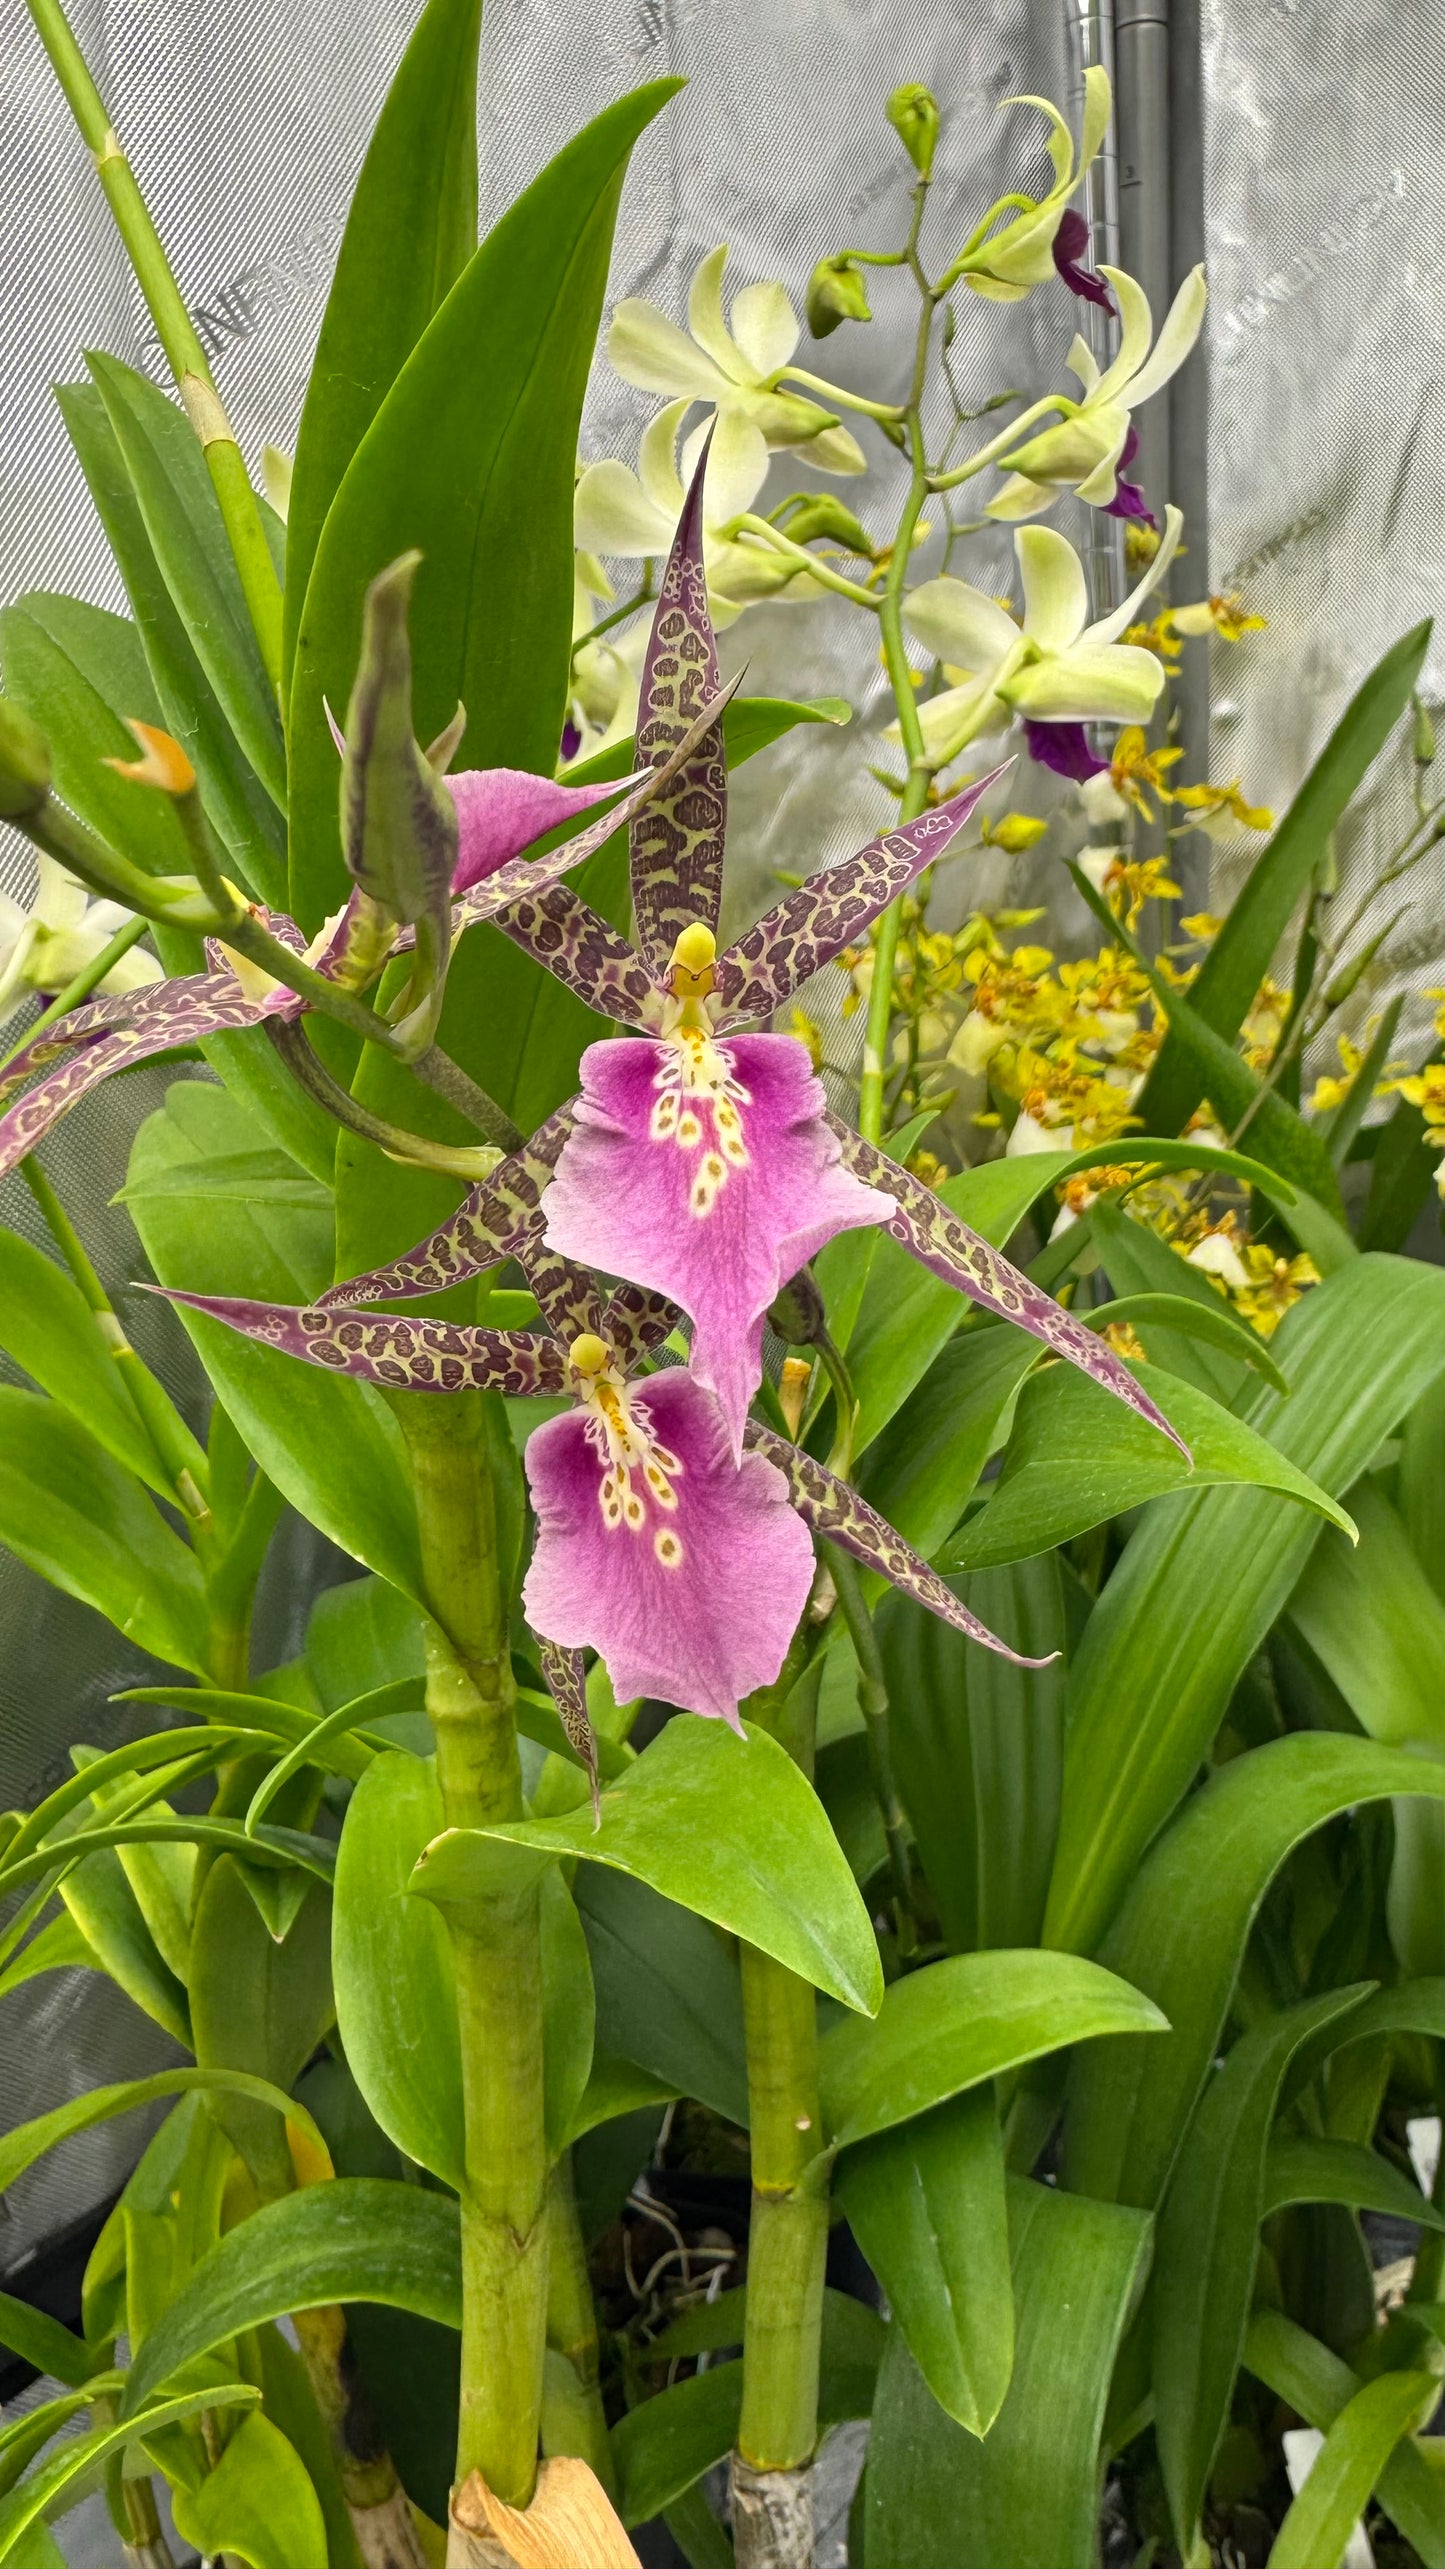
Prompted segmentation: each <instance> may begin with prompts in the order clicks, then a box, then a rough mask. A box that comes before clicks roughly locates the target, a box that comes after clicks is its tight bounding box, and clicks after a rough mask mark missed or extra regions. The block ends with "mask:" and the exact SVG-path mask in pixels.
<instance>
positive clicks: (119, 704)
mask: <svg viewBox="0 0 1445 2569" xmlns="http://www.w3.org/2000/svg"><path fill="white" fill-rule="evenodd" d="M55 398H56V400H57V402H58V403H59V405H60V411H61V416H62V417H63V419H64V421H65V425H66V429H67V431H68V433H69V436H70V441H71V444H72V445H73V446H74V448H75V452H76V455H77V456H78V458H79V461H80V468H81V471H82V472H83V473H84V475H85V478H86V481H87V483H88V484H89V486H90V495H91V498H92V499H93V500H94V502H95V505H96V508H97V510H98V512H99V515H100V520H101V524H102V525H103V527H104V529H105V533H106V539H107V541H108V543H109V545H110V549H111V551H112V553H113V554H114V556H115V560H116V565H117V568H118V569H119V572H120V576H121V578H122V580H123V581H124V582H125V588H126V595H127V597H128V598H129V600H130V603H131V610H132V613H133V614H134V617H135V621H136V630H137V632H138V634H139V637H140V641H141V645H142V648H143V650H144V654H145V666H146V668H147V669H148V671H149V676H150V684H151V686H152V688H153V689H154V693H155V697H156V701H157V712H156V714H155V715H154V716H152V715H150V714H147V713H145V712H144V708H143V707H142V706H141V705H139V704H136V703H133V702H131V700H130V698H131V685H132V678H131V674H130V672H129V671H128V670H127V669H126V668H125V667H124V666H123V665H121V664H120V661H119V657H118V656H117V662H116V665H115V667H114V669H113V671H112V670H111V669H109V668H107V667H105V666H103V665H98V664H97V662H96V660H95V658H94V657H91V658H89V659H88V661H87V663H86V666H87V671H88V674H89V676H90V678H91V681H92V684H94V685H96V686H97V687H98V688H99V689H100V692H101V693H102V695H103V696H104V698H105V701H106V704H107V705H108V707H109V709H110V712H111V714H112V715H120V716H121V717H124V716H125V715H127V714H134V713H141V714H142V715H143V718H144V719H145V720H146V721H151V720H156V721H158V722H159V723H160V724H161V726H162V728H163V729H164V730H166V731H168V732H170V734H171V735H172V737H173V738H174V739H176V740H178V741H179V742H180V744H181V747H182V749H184V751H185V753H186V755H187V757H188V758H189V759H190V762H191V765H192V766H193V767H194V769H195V771H196V775H197V778H198V780H199V783H200V789H201V800H202V802H203V804H204V806H205V810H206V814H207V817H208V818H209V820H210V822H211V824H212V827H213V828H214V829H215V830H216V832H217V835H218V836H219V838H220V839H221V842H222V844H223V846H224V847H225V849H226V852H227V855H228V856H229V858H230V860H231V865H232V867H233V869H234V872H235V874H236V877H237V880H238V881H240V882H241V883H243V884H244V885H245V886H246V887H247V889H248V890H249V891H251V892H253V893H255V894H256V895H257V897H258V898H259V899H261V900H263V901H266V902H268V903H269V904H270V906H271V907H272V908H274V909H282V908H284V907H285V900H286V824H285V821H284V819H283V817H282V814H281V811H280V809H279V808H278V806H277V804H276V803H275V802H274V801H273V800H272V798H271V796H270V794H269V793H268V792H267V791H266V788H265V786H264V785H263V784H262V783H261V781H260V778H259V777H258V776H257V774H256V772H255V770H254V769H253V767H252V766H251V764H250V761H249V759H248V758H247V757H246V756H245V754H244V752H243V750H242V748H241V746H240V743H239V742H238V740H237V738H236V735H235V733H234V732H233V730H232V728H231V725H230V723H229V722H228V721H227V719H226V716H225V714H224V713H223V712H222V710H221V706H220V704H219V702H218V700H217V697H216V694H215V691H214V690H213V688H212V686H211V683H210V680H209V678H208V677H207V676H206V673H205V671H204V670H203V669H202V667H201V663H200V661H199V659H198V658H197V656H196V651H195V647H194V645H193V643H192V641H191V638H190V635H189V634H188V632H187V630H186V626H185V623H184V621H183V620H182V617H181V615H180V614H179V612H178V610H177V607H176V602H175V600H174V599H173V597H172V596H171V592H170V590H169V588H168V587H167V585H166V581H165V578H164V576H163V574H162V571H161V567H160V564H159V562H158V561H157V559H156V549H155V546H154V545H153V543H152V541H151V538H150V536H149V534H148V532H147V530H146V522H145V519H144V517H143V516H142V514H141V508H140V504H139V501H138V499H137V497H136V490H135V485H134V484H133V482H132V480H131V476H130V472H129V469H128V467H127V464H126V459H125V456H124V455H123V454H122V452H121V448H120V443H119V440H118V439H117V437H116V433H115V430H114V429H113V427H112V426H111V423H110V418H109V415H108V412H107V409H106V405H105V402H104V401H103V399H102V398H101V394H100V391H99V388H98V387H97V386H96V385H95V384H93V383H73V384H57V386H56V388H55ZM196 531H197V532H198V533H199V534H200V535H202V536H203V537H204V535H205V534H206V533H207V532H209V533H210V535H211V536H212V537H213V538H214V537H215V536H216V534H217V532H218V530H217V528H216V527H215V525H214V524H212V523H211V520H210V512H209V511H208V512H207V515H206V517H205V518H204V519H201V520H198V521H197V522H196ZM221 541H222V543H224V538H222V539H221ZM214 568H215V573H216V577H217V579H218V580H219V579H223V578H225V577H226V571H225V566H224V564H223V562H222V560H221V557H220V554H219V553H217V554H216V556H215V562H214ZM97 631H98V628H96V627H94V626H92V627H91V628H90V633H91V635H92V636H94V635H95V634H96V632H97ZM81 747H82V750H83V743H82V744H81ZM132 754H133V750H132V752H129V753H127V755H132ZM116 781H117V782H120V781H121V780H119V779H117V780H116ZM88 790H89V789H88ZM129 791H130V792H131V794H132V795H133V797H134V799H135V800H136V801H137V802H141V801H153V802H160V801H162V800H163V798H162V797H161V796H159V795H145V794H143V793H142V792H141V791H140V790H139V789H137V788H136V787H134V786H132V787H131V788H130V789H129ZM71 799H72V798H71V796H70V794H69V792H68V791H67V792H66V800H67V802H69V801H70V800H71ZM75 809H76V810H77V811H78V812H79V813H80V815H81V818H82V819H83V820H89V819H90V818H91V814H90V812H89V811H88V809H87V808H86V805H85V804H84V803H77V804H76V805H75ZM94 826H96V827H97V828H99V827H100V823H99V821H97V822H96V823H95V824H94ZM105 835H107V833H106V832H104V831H103V830H102V836H105ZM167 870H170V871H176V870H178V869H176V868H174V867H173V868H170V869H167ZM179 870H180V871H182V872H188V871H189V860H187V862H186V864H185V865H184V866H183V867H181V868H180V869H179ZM198 960H199V956H198ZM214 1040H216V1041H217V1042H218V1044H219V1047H220V1052H219V1055H218V1059H223V1060H225V1061H226V1062H227V1064H228V1066H230V1067H234V1065H235V1064H236V1062H237V1060H238V1059H239V1058H242V1057H249V1058H251V1059H256V1058H257V1057H258V1056H259V1057H262V1058H263V1059H266V1060H269V1059H270V1047H269V1045H261V1046H256V1045H250V1046H245V1045H242V1044H241V1043H240V1042H239V1041H238V1039H237V1038H236V1037H235V1036H232V1035H223V1036H221V1037H219V1038H217V1039H214ZM211 1057H212V1056H211V1054H210V1051H209V1049H208V1051H207V1058H208V1059H210V1058H211ZM279 1069H280V1066H279V1064H276V1063H274V1062H273V1063H272V1070H273V1073H275V1072H279ZM284 1076H285V1075H284V1073H282V1074H281V1077H282V1079H284ZM286 1084H287V1085H288V1086H294V1083H291V1082H287V1083H286ZM303 1112H304V1113H305V1114H306V1115H308V1116H309V1117H310V1118H311V1119H312V1121H313V1123H319V1121H320V1116H319V1110H317V1109H316V1108H314V1107H311V1106H310V1103H309V1101H307V1100H301V1101H299V1106H298V1116H299V1115H300V1114H301V1113H303Z"/></svg>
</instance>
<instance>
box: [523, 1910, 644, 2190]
mask: <svg viewBox="0 0 1445 2569" xmlns="http://www.w3.org/2000/svg"><path fill="white" fill-rule="evenodd" d="M595 2021H596V2001H595V1999H594V1997H593V1994H592V1962H591V1957H590V1955H589V1953H588V1950H587V1937H586V1932H585V1930H584V1928H583V1925H582V1921H581V1918H580V1917H579V1916H578V1914H577V1904H576V1902H575V1901H574V1899H573V1897H572V1894H571V1892H570V1891H569V1890H568V1888H567V1885H566V1883H565V1882H564V1881H563V1879H562V1874H561V1870H560V1868H559V1867H558V1866H556V1865H553V1866H551V1867H550V1868H549V1870H548V1872H547V1874H546V1876H545V1877H544V1879H543V1883H542V2044H543V2048H542V2066H543V2073H544V2085H545V2101H546V2124H547V2146H548V2148H549V2149H550V2151H551V2152H552V2154H553V2156H554V2157H556V2156H557V2154H558V2153H559V2152H560V2151H561V2150H563V2149H564V2148H565V2147H566V2144H567V2142H568V2140H569V2139H570V2138H571V2136H572V2133H573V2131H574V2129H575V2128H576V2125H577V2117H578V2115H579V2113H580V2112H581V2108H582V2103H583V2099H584V2098H585V2096H586V2093H587V2087H588V2082H589V2080H590V2078H591V2074H592V2043H593V2030H594V2025H595ZM646 2101H647V2100H646V2099H644V2098H642V2097H639V2096H636V2095H633V2096H631V2097H629V2099H628V2103H627V2105H626V2106H623V2105H618V2106H617V2107H616V2108H615V2110H616V2111H617V2112H618V2113H625V2112H627V2111H628V2110H629V2108H630V2107H632V2106H636V2105H639V2104H642V2103H644V2102H646ZM594 2119H595V2118H594ZM586 2128H587V2127H586V2125H585V2124H584V2125H583V2126H582V2129H584V2130H585V2129H586Z"/></svg>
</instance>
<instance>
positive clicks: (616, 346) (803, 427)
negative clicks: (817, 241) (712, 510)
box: [607, 244, 868, 473]
mask: <svg viewBox="0 0 1445 2569" xmlns="http://www.w3.org/2000/svg"><path fill="white" fill-rule="evenodd" d="M726 261H727V247H726V244H724V245H723V247H722V248H721V249H717V250H712V251H710V252H709V254H708V256H707V257H706V258H705V259H704V260H703V263H702V265H701V267H700V268H699V269H698V271H697V274H696V276H695V277H694V278H693V281H692V289H691V292H690V293H689V295H688V300H687V322H688V327H687V330H679V329H678V327H677V325H676V323H675V322H672V321H669V320H668V318H667V315H666V313H664V312H659V310H658V308H657V306H656V304H655V303H649V302H648V301H647V300H646V298H645V297H644V296H642V295H636V294H630V295H629V296H628V297H627V299H626V301H625V302H623V303H619V305H618V306H617V309H616V311H615V312H614V314H613V316H612V327H611V329H610V330H609V332H608V334H607V354H608V356H609V357H610V358H611V360H612V363H613V365H614V366H615V367H616V369H617V372H618V374H619V375H620V376H621V377H622V380H623V382H624V383H628V384H636V385H638V386H639V388H640V389H641V390H642V391H643V392H660V393H672V394H674V395H681V396H682V397H683V398H684V399H685V400H686V401H688V402H694V401H705V402H709V403H710V404H711V405H712V407H713V408H714V409H715V410H716V412H717V415H718V423H719V426H720V427H721V425H722V423H723V421H724V420H726V419H728V418H730V417H742V418H745V419H748V420H751V422H752V423H753V425H754V427H755V428H757V429H758V430H759V431H760V433H761V435H762V436H763V438H764V439H765V440H766V442H767V444H768V445H769V446H776V447H787V446H795V447H798V448H799V449H800V450H801V452H802V454H803V456H804V458H805V460H806V461H807V462H808V463H810V464H815V465H816V466H817V468H818V470H819V472H821V473H864V472H866V471H867V469H868V463H867V458H866V456H865V455H864V453H863V449H862V447H861V446H860V445H859V443H858V440H857V438H856V437H854V436H852V435H851V434H850V432H849V431H848V430H847V429H846V428H843V427H841V426H840V425H839V423H838V421H837V420H836V419H835V417H834V416H833V413H832V412H831V411H829V410H824V409H822V408H820V406H819V404H818V403H817V402H815V401H807V400H805V399H804V398H803V396H802V394H800V393H790V392H783V391H782V390H781V389H780V378H781V377H782V376H783V375H785V374H787V373H788V371H789V360H790V359H791V357H792V354H793V351H794V349H795V348H796V347H797V344H798V333H799V323H798V316H797V313H796V312H795V311H794V309H793V304H792V298H791V297H790V295H789V294H788V291H787V288H786V287H785V286H781V285H777V284H772V283H764V284H761V285H745V286H743V287H741V288H740V289H739V291H738V293H736V294H735V295H734V296H733V305H732V327H731V328H729V327H728V324H727V322H726V321H725V320H724V319H723V305H722V274H723V268H724V266H725V264H726ZM689 332H690V333H691V336H689V335H688V334H689Z"/></svg>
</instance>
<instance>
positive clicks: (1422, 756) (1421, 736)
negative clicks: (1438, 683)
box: [1414, 696, 1435, 767]
mask: <svg viewBox="0 0 1445 2569" xmlns="http://www.w3.org/2000/svg"><path fill="white" fill-rule="evenodd" d="M1414 752H1415V764H1416V766H1417V767H1432V766H1433V765H1434V763H1435V724H1434V720H1433V717H1432V715H1431V712H1430V708H1429V706H1428V705H1427V704H1426V702H1425V699H1424V697H1423V696H1417V697H1416V698H1415V742H1414Z"/></svg>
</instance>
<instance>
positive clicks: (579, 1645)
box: [522, 1367, 813, 1728]
mask: <svg viewBox="0 0 1445 2569" xmlns="http://www.w3.org/2000/svg"><path fill="white" fill-rule="evenodd" d="M525 1463H526V1472H527V1481H528V1486H529V1488H530V1490H531V1494H532V1505H533V1508H534V1509H535V1511H536V1517H537V1545H536V1550H535V1552H534V1553H533V1556H532V1563H531V1567H530V1569H529V1570H528V1573H527V1578H526V1583H525V1586H524V1588H523V1591H522V1602H523V1606H524V1609H525V1612H526V1615H527V1620H528V1622H529V1623H530V1624H531V1625H532V1627H533V1629H534V1630H535V1631H537V1632H539V1633H541V1634H542V1635H543V1636H544V1637H545V1638H546V1639H547V1640H549V1641H552V1642H554V1643H555V1644H556V1645H557V1646H558V1647H559V1648H560V1649H562V1650H568V1651H576V1650H582V1649H589V1648H590V1649H594V1650H596V1651H597V1652H598V1653H599V1654H600V1656H601V1658H602V1659H603V1661H604V1662H605V1664H606V1667H607V1672H608V1675H609V1676H610V1678H611V1680H612V1687H613V1692H614V1693H615V1694H616V1696H617V1697H618V1699H619V1701H621V1700H625V1699H627V1698H628V1697H631V1696H634V1695H654V1696H657V1697H660V1699H661V1700H662V1701H663V1702H664V1703H669V1704H677V1705H679V1706H681V1708H682V1709H683V1710H684V1711H686V1712H693V1713H706V1714H711V1715H713V1716H714V1717H715V1718H717V1719H719V1720H722V1721H726V1722H730V1723H732V1725H733V1726H734V1728H736V1727H738V1705H739V1703H740V1702H741V1700H742V1699H743V1698H744V1697H745V1696H747V1695H750V1694H751V1693H752V1692H753V1691H754V1689H755V1688H756V1687H759V1686H766V1685H770V1684H771V1683H772V1681H773V1680H774V1678H775V1677H776V1676H777V1674H778V1671H779V1669H780V1668H781V1667H782V1664H783V1660H784V1657H785V1655H786V1653H787V1650H788V1646H789V1643H790V1642H791V1640H792V1637H793V1634H794V1632H795V1630H796V1628H797V1625H798V1621H799V1619H800V1617H801V1615H802V1613H803V1609H804V1607H805V1606H806V1604H807V1602H808V1592H809V1590H810V1588H811V1586H812V1580H813V1547H812V1544H811V1542H810V1541H809V1538H808V1531H807V1528H806V1526H805V1525H804V1524H803V1522H802V1520H801V1518H800V1517H798V1516H796V1515H795V1514H794V1512H793V1510H792V1508H791V1507H790V1506H789V1504H788V1488H787V1483H786V1482H785V1480H784V1479H783V1476H782V1474H781V1473H780V1472H779V1471H777V1470H776V1469H775V1467H774V1465H773V1464H772V1462H771V1461H769V1460H766V1459H765V1458H764V1457H763V1456H762V1455H758V1454H749V1455H746V1456H745V1457H744V1459H743V1462H742V1464H741V1467H739V1466H738V1465H737V1464H736V1463H735V1462H734V1460H733V1455H732V1450H731V1445H730V1441H729V1438H728V1433H727V1429H726V1427H725V1425H724V1423H723V1418H722V1413H721V1411H720V1410H719V1408H718V1406H717V1403H716V1401H715V1400H713V1398H712V1396H711V1394H710V1393H708V1392H707V1391H705V1390H704V1389H703V1387H702V1385H701V1384H700V1383H698V1382H696V1381H695V1380H694V1379H693V1377H692V1375H691V1374H690V1373H687V1372H684V1371H683V1369H682V1368H681V1367H676V1368H669V1369H667V1370H665V1371H664V1372H662V1373H658V1374H654V1375H652V1376H650V1377H649V1379H648V1381H647V1383H646V1385H645V1386H638V1387H633V1388H631V1389H629V1390H627V1391H626V1392H625V1393H624V1394H623V1395H622V1396H621V1399H620V1400H619V1401H617V1402H615V1403H614V1405H613V1408H612V1411H611V1414H610V1415H608V1414H607V1412H606V1410H605V1409H604V1412H603V1414H602V1415H599V1414H598V1412H597V1409H596V1408H595V1407H594V1408H593V1409H592V1410H590V1411H585V1412H579V1411H575V1410H574V1411H573V1412H572V1413H571V1414H570V1415H566V1416H563V1417H559V1418H554V1419H550V1420H549V1421H548V1422H547V1424H546V1425H545V1426H543V1427H539V1428H538V1429H536V1431H535V1432H534V1434H533V1435H532V1436H531V1438H530V1439H529V1441H528V1444H527V1450H526V1456H525Z"/></svg>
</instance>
